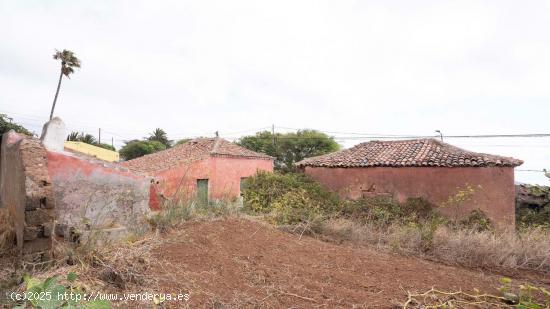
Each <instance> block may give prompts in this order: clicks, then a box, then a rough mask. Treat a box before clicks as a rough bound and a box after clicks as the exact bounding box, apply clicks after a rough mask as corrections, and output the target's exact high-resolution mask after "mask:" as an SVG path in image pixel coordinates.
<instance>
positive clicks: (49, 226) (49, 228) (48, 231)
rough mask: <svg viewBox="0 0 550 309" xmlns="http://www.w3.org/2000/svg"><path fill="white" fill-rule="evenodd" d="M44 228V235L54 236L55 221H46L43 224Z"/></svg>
mask: <svg viewBox="0 0 550 309" xmlns="http://www.w3.org/2000/svg"><path fill="white" fill-rule="evenodd" d="M42 228H43V233H42V235H43V236H44V237H52V235H53V230H54V223H53V222H48V223H45V224H44V226H43V227H42Z"/></svg>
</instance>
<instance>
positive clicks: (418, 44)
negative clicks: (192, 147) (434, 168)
mask: <svg viewBox="0 0 550 309" xmlns="http://www.w3.org/2000/svg"><path fill="white" fill-rule="evenodd" d="M549 17H550V8H549V4H548V1H529V2H524V3H518V2H516V1H496V0H495V1H467V0H465V1H428V0H423V1H414V2H411V1H397V0H394V1H381V0H380V1H348V0H344V1H305V0H304V1H285V0H281V1H276V2H263V1H252V0H243V1H241V0H239V1H210V0H205V1H163V2H162V3H159V2H154V1H120V2H115V3H113V2H112V1H105V0H104V1H93V2H89V3H86V4H83V3H80V2H74V1H47V2H43V1H31V2H27V1H26V2H20V1H17V2H14V1H11V2H8V1H0V27H1V29H3V36H2V37H3V39H2V41H1V42H0V57H2V59H3V61H2V62H1V63H0V82H1V84H0V85H2V88H3V91H2V96H1V97H0V111H8V112H16V113H19V114H21V115H23V116H21V117H24V116H26V117H27V119H26V120H25V119H23V118H21V120H24V121H26V122H28V123H32V124H33V125H36V126H37V127H39V122H40V120H37V119H34V120H32V119H28V117H29V115H30V116H32V118H40V117H47V115H48V114H49V109H50V104H51V100H52V99H53V94H54V91H55V86H56V82H57V76H56V75H57V71H58V69H59V68H58V64H57V63H56V62H55V61H53V60H52V59H51V55H52V54H53V51H54V49H56V48H57V49H62V48H68V49H71V50H73V51H75V52H76V54H77V55H78V56H79V57H80V58H81V59H82V62H83V65H82V69H81V70H79V71H77V72H76V73H75V75H74V77H73V78H72V79H70V80H64V81H63V85H62V88H61V94H60V98H59V102H58V108H57V110H56V114H57V115H59V116H61V117H63V118H64V119H65V121H66V122H67V123H68V124H69V125H70V126H71V127H72V128H74V129H79V130H82V131H90V132H91V133H95V132H96V128H98V127H102V128H104V130H105V131H106V133H105V136H106V137H107V138H109V137H111V136H112V137H114V138H115V139H116V140H117V143H118V144H120V143H121V142H122V140H124V139H130V138H136V137H138V138H139V137H141V136H145V135H146V134H147V132H150V131H152V130H153V129H154V128H155V127H162V128H164V129H165V130H166V131H167V132H168V133H169V134H170V135H171V136H174V137H178V138H179V137H184V136H189V135H212V134H213V132H214V131H216V130H218V131H220V132H222V135H223V132H235V131H242V130H248V129H252V128H261V127H266V126H270V125H271V124H273V123H275V124H276V125H279V126H287V127H309V128H318V129H322V130H327V131H342V132H366V133H369V132H370V133H387V134H395V133H398V134H432V133H433V131H434V130H435V129H441V130H442V131H444V132H449V134H451V133H452V134H478V133H525V132H541V131H545V130H547V129H548V125H547V124H548V120H547V115H548V114H549V112H550V107H549V106H550V104H548V101H549V99H550V88H549V87H548V86H547V81H548V80H550V60H549V58H548V56H547V55H548V54H550V33H549V32H548V31H547V29H550V18H549ZM353 142H354V141H347V142H346V145H351V144H353ZM541 143H547V144H550V141H548V140H545V141H544V142H541ZM507 149H508V148H507ZM507 149H501V148H498V149H493V150H496V151H497V152H507ZM509 149H511V150H514V148H513V147H509ZM542 150H546V149H545V148H542ZM522 155H523V154H522ZM522 159H524V160H526V162H531V161H530V155H529V153H525V157H522ZM532 160H533V162H538V163H536V165H537V166H540V168H542V167H543V165H544V164H547V162H543V161H541V160H540V159H536V158H534V159H532ZM520 177H523V176H520Z"/></svg>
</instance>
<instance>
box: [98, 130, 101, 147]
mask: <svg viewBox="0 0 550 309" xmlns="http://www.w3.org/2000/svg"><path fill="white" fill-rule="evenodd" d="M98 144H101V128H99V143H98Z"/></svg>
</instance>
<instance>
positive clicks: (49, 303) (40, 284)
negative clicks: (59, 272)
mask: <svg viewBox="0 0 550 309" xmlns="http://www.w3.org/2000/svg"><path fill="white" fill-rule="evenodd" d="M24 280H25V295H26V300H25V301H24V303H22V304H18V305H17V306H15V307H14V308H18V309H24V308H27V306H28V305H30V306H31V307H32V308H52V309H57V308H67V309H68V308H86V309H107V308H111V304H110V302H109V301H106V300H87V299H86V298H85V296H84V292H85V289H84V287H83V286H82V285H80V284H78V283H77V282H76V280H77V275H76V274H75V273H73V272H70V273H68V274H67V278H66V281H67V285H63V284H60V283H58V276H52V277H49V278H47V279H46V280H44V281H40V280H38V279H36V278H33V277H30V276H29V275H25V276H24Z"/></svg>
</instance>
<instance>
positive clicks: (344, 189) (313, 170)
mask: <svg viewBox="0 0 550 309" xmlns="http://www.w3.org/2000/svg"><path fill="white" fill-rule="evenodd" d="M522 163H523V161H521V160H517V159H514V158H509V157H502V156H497V155H490V154H484V153H476V152H471V151H468V150H464V149H461V148H458V147H455V146H452V145H450V144H447V143H443V142H440V141H438V140H435V139H417V140H401V141H371V142H367V143H362V144H359V145H356V146H354V147H352V148H350V149H346V150H342V151H339V152H335V153H331V154H327V155H322V156H318V157H313V158H308V159H305V160H302V161H300V162H298V163H296V164H297V166H299V167H301V168H302V169H303V170H304V172H305V173H306V174H307V175H310V176H311V177H313V178H314V179H315V180H317V181H319V182H320V183H321V184H323V185H324V186H326V187H327V188H329V189H331V190H333V191H335V192H337V193H339V195H341V196H342V197H345V198H350V199H359V198H363V197H372V196H380V195H383V196H391V197H393V198H395V199H396V200H398V201H404V200H406V199H407V198H416V197H422V198H425V199H426V200H427V201H428V202H430V203H431V204H433V205H436V206H442V205H445V204H446V201H448V200H449V198H450V197H452V196H454V195H456V194H457V193H458V192H459V191H461V190H464V189H465V188H467V187H470V188H473V190H474V193H473V195H472V196H471V197H470V198H469V199H468V200H466V201H464V202H463V203H460V205H459V207H458V209H456V208H455V207H444V208H441V209H440V211H441V212H442V213H445V214H449V215H451V214H452V215H460V216H462V215H466V214H468V213H470V212H471V211H472V210H474V209H480V210H482V211H483V212H484V213H485V214H486V215H487V216H488V217H489V218H490V219H491V220H492V221H493V222H495V223H497V224H499V225H502V226H510V227H513V226H514V222H515V221H514V219H515V212H514V204H515V189H514V167H516V166H519V165H521V164H522Z"/></svg>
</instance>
